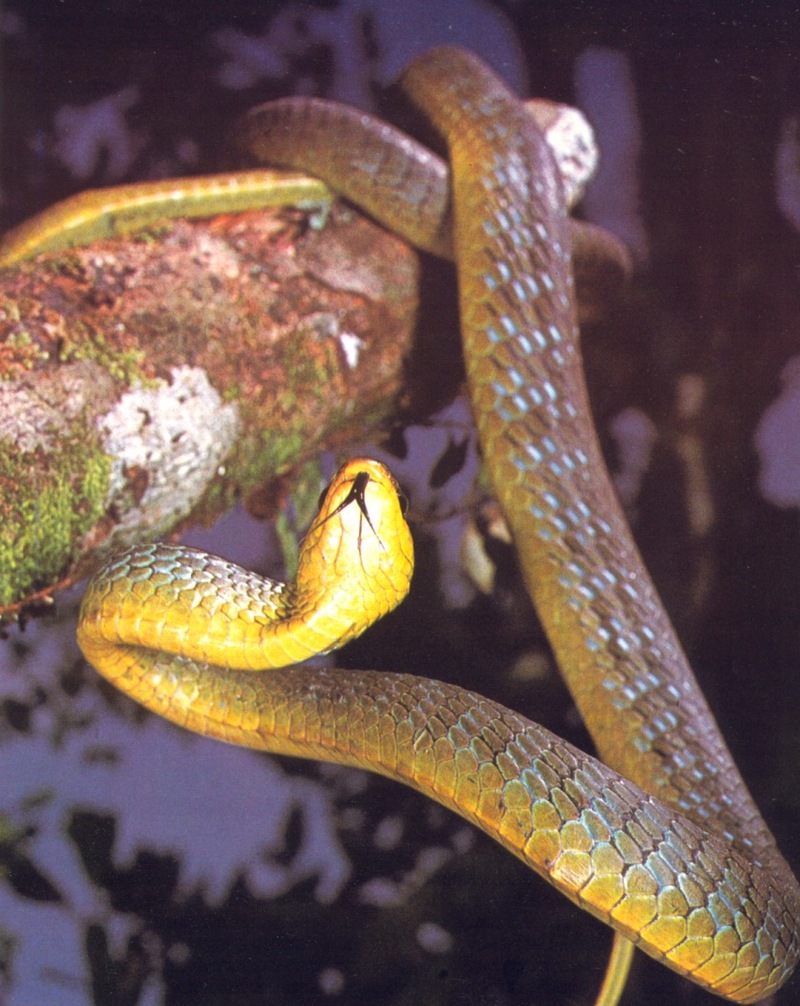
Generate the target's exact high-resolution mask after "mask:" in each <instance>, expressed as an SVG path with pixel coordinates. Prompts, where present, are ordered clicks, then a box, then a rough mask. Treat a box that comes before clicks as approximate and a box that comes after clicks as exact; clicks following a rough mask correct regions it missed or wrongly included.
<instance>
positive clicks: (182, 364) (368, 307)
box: [0, 204, 418, 616]
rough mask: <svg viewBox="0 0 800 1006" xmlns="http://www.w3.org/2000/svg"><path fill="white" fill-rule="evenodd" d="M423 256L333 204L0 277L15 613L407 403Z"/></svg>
mask: <svg viewBox="0 0 800 1006" xmlns="http://www.w3.org/2000/svg"><path fill="white" fill-rule="evenodd" d="M417 289H418V263H417V258H416V255H415V254H414V253H413V252H412V251H411V250H410V249H409V248H408V246H407V245H405V244H403V243H402V242H401V241H399V240H398V239H396V238H394V237H392V236H391V235H389V234H388V233H387V232H386V231H384V230H382V229H381V228H379V227H377V226H375V225H373V224H371V223H370V222H368V221H366V220H365V219H364V218H363V217H361V216H360V215H358V214H357V213H355V212H354V211H352V210H350V209H347V208H344V207H343V206H341V205H339V204H334V205H333V207H332V209H331V211H330V213H329V214H328V216H327V219H326V220H325V222H324V226H323V227H322V229H321V230H319V229H315V221H314V219H313V217H312V216H311V214H310V213H307V212H302V211H300V210H296V209H281V210H265V211H262V212H258V213H248V214H243V215H241V216H233V217H216V218H213V219H211V220H209V221H202V222H197V221H195V222H189V221H179V222H176V223H171V224H169V225H168V226H166V227H162V228H159V230H158V232H157V233H154V232H150V233H149V234H145V235H144V236H142V235H139V236H138V238H132V239H129V240H124V241H116V242H110V241H109V242H101V243H97V244H95V245H92V246H90V247H88V248H83V249H79V250H76V251H72V252H69V253H58V254H52V255H45V256H41V257H40V258H38V259H37V260H35V261H33V262H31V263H24V264H23V265H21V266H19V267H15V268H13V269H8V270H5V271H4V272H3V273H2V274H0V616H2V615H3V614H5V615H9V614H12V615H13V614H15V613H17V612H18V611H19V610H20V609H21V608H22V606H23V605H24V604H25V602H26V600H28V601H29V600H30V599H31V598H36V597H44V598H46V597H48V596H49V594H50V593H51V591H52V590H53V589H54V587H55V586H56V585H58V586H61V585H65V584H69V583H72V582H74V581H75V580H76V579H78V578H80V577H81V576H82V575H84V574H86V573H87V572H88V571H90V570H91V569H92V568H93V567H94V566H95V565H97V563H98V562H99V561H101V560H102V558H103V557H104V556H105V555H106V554H107V553H108V552H109V551H110V550H111V549H114V548H119V547H121V546H124V545H126V544H128V543H130V542H132V541H134V540H140V539H143V538H155V537H160V536H163V535H165V534H168V533H170V532H171V531H173V530H175V529H176V528H178V527H180V526H184V525H186V524H188V523H190V522H193V521H198V520H202V521H210V520H212V519H213V518H214V517H216V516H217V515H218V514H220V513H221V512H222V511H223V510H225V509H226V508H227V507H228V506H229V505H230V503H231V502H232V500H233V499H234V498H235V497H237V496H240V495H243V496H245V497H247V496H248V494H252V493H254V492H255V491H256V490H261V489H262V488H263V486H264V485H265V484H269V483H274V482H275V480H276V479H278V478H280V477H281V476H282V475H285V473H286V472H287V471H289V470H290V469H291V468H292V467H294V466H295V465H297V464H298V463H300V462H301V461H303V460H305V459H306V458H307V457H309V456H312V455H314V454H316V453H318V452H319V450H320V449H322V448H324V447H330V446H333V445H335V444H336V443H339V442H341V441H343V440H344V439H346V438H348V437H353V436H356V435H357V436H363V435H365V434H366V433H367V432H368V431H369V430H370V429H372V428H374V427H375V426H376V425H377V424H378V423H380V422H381V421H382V420H385V419H386V418H387V417H388V416H389V415H390V414H391V413H392V411H393V410H394V409H395V408H396V407H397V404H398V398H399V395H400V392H401V390H402V388H403V377H404V361H405V359H406V357H407V356H408V354H409V351H410V347H411V343H412V338H413V332H414V325H415V318H416V311H417Z"/></svg>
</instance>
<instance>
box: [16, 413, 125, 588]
mask: <svg viewBox="0 0 800 1006" xmlns="http://www.w3.org/2000/svg"><path fill="white" fill-rule="evenodd" d="M48 462H49V464H48ZM0 471H2V472H3V477H2V480H1V481H0V501H1V502H0V606H2V605H6V604H11V603H13V602H14V601H17V600H19V599H20V598H21V597H25V596H27V595H28V594H30V593H32V592H33V591H36V590H38V589H41V588H42V587H45V586H47V585H48V584H50V583H53V582H55V581H56V580H57V579H58V578H59V576H61V575H62V574H63V573H64V571H65V569H66V568H67V567H68V566H69V564H70V562H71V561H72V559H73V558H74V554H75V550H76V547H77V545H78V543H79V542H80V540H81V538H82V537H83V535H84V534H86V533H87V532H88V531H89V530H91V528H92V527H94V525H95V524H96V523H97V521H98V520H99V519H100V517H101V516H102V515H103V512H104V509H105V499H106V494H107V491H108V483H109V476H110V471H111V461H110V459H109V458H108V456H107V455H105V454H104V453H103V452H101V451H100V450H98V449H97V447H95V446H94V445H93V438H92V437H91V436H90V435H89V433H88V431H86V430H83V429H76V430H74V431H73V432H72V433H71V434H67V435H66V436H65V437H64V438H63V440H62V441H61V444H60V451H59V452H58V453H57V454H56V453H54V454H52V455H50V456H49V457H48V459H47V461H46V462H42V461H41V459H38V458H37V459H32V458H31V456H30V455H29V454H24V453H20V452H19V451H15V450H12V449H11V448H10V446H7V445H3V444H0Z"/></svg>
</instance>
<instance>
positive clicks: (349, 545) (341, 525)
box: [297, 458, 414, 638]
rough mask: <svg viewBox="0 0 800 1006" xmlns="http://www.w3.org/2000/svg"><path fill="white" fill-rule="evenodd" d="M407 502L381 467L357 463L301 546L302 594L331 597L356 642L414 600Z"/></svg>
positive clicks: (326, 498) (326, 499) (338, 479)
mask: <svg viewBox="0 0 800 1006" xmlns="http://www.w3.org/2000/svg"><path fill="white" fill-rule="evenodd" d="M404 509H405V506H404V500H403V497H402V495H401V493H400V490H399V487H398V485H397V483H396V482H395V480H394V478H393V477H392V475H391V473H390V472H389V470H388V469H387V468H386V467H385V466H384V465H382V464H381V463H380V462H379V461H372V460H370V459H368V458H356V459H355V460H353V461H348V462H347V464H345V465H344V466H343V467H342V468H340V469H339V471H338V472H337V473H336V475H335V476H334V478H333V480H332V482H331V483H330V485H329V486H328V488H327V490H326V491H325V493H324V494H323V497H322V500H321V504H320V510H319V513H318V514H317V516H316V518H315V519H314V522H313V523H312V525H311V527H310V529H309V531H308V534H307V535H306V537H305V540H304V542H303V547H302V550H301V553H300V563H299V569H298V575H297V587H298V590H299V591H300V592H303V593H305V591H306V589H309V590H310V591H311V592H313V593H319V594H324V595H329V597H330V600H331V602H332V604H333V605H334V606H336V607H337V608H338V609H339V610H340V612H341V614H342V616H343V618H345V619H346V620H348V621H351V622H352V624H353V633H352V635H351V636H350V638H353V637H354V636H355V635H357V634H358V633H360V632H363V631H364V629H365V628H366V627H367V626H368V625H371V624H372V623H373V622H375V621H377V620H378V619H379V618H381V617H382V616H383V615H385V614H387V612H389V611H391V610H392V609H393V608H395V607H396V606H397V605H398V604H399V603H400V602H401V601H402V600H403V598H404V597H405V596H406V594H407V593H408V589H409V586H410V584H411V574H412V572H413V569H414V545H413V541H412V538H411V532H410V530H409V527H408V524H407V522H406V519H405V515H404Z"/></svg>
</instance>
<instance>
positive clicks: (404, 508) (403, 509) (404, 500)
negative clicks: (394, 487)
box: [397, 492, 408, 517]
mask: <svg viewBox="0 0 800 1006" xmlns="http://www.w3.org/2000/svg"><path fill="white" fill-rule="evenodd" d="M397 502H398V503H399V504H400V513H401V514H402V515H403V516H404V517H405V515H406V514H407V513H408V496H405V495H403V493H401V492H398V493H397Z"/></svg>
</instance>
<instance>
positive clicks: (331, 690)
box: [12, 46, 800, 1003]
mask: <svg viewBox="0 0 800 1006" xmlns="http://www.w3.org/2000/svg"><path fill="white" fill-rule="evenodd" d="M401 85H402V87H403V89H404V90H405V92H406V94H407V95H408V97H409V98H410V99H411V101H412V102H413V103H414V104H415V105H416V106H417V107H418V108H419V110H420V111H421V112H422V113H423V115H425V116H426V117H427V118H428V120H429V122H430V124H431V126H432V127H433V129H434V130H435V131H436V132H437V133H438V134H439V135H440V136H441V137H442V139H443V142H444V144H445V145H446V147H447V162H445V161H443V160H441V159H440V158H438V157H437V156H436V155H434V154H433V153H431V152H430V151H428V150H427V149H426V148H424V147H422V146H421V145H419V144H417V143H416V141H414V140H412V139H410V138H409V137H407V136H405V135H404V134H402V133H400V132H399V131H397V130H396V129H394V127H392V126H389V125H388V124H386V123H383V122H380V121H379V120H376V119H373V118H371V117H369V116H366V115H364V114H363V113H361V112H356V111H354V110H352V109H347V108H344V107H342V106H336V105H333V104H331V103H324V102H319V101H316V100H314V99H284V100H281V101H278V102H273V103H270V104H267V105H263V106H260V107H259V108H257V109H254V110H253V111H252V112H251V113H250V114H249V115H247V116H246V117H245V119H244V121H243V122H242V123H240V125H239V127H238V131H237V135H238V141H237V142H238V145H239V146H240V149H241V150H243V151H244V152H245V154H246V155H247V156H248V157H250V158H252V160H253V161H256V162H265V163H271V164H275V165H278V166H282V167H288V168H294V169H297V170H303V171H307V172H309V173H311V174H313V175H315V176H317V177H319V178H321V179H322V180H323V181H324V182H325V183H326V184H327V185H329V186H330V187H331V188H332V189H333V190H335V191H336V192H339V193H341V194H342V195H344V196H345V197H347V198H348V199H350V200H352V201H353V202H355V203H356V204H357V205H360V206H362V207H364V208H365V209H366V210H367V211H368V212H369V213H371V214H372V215H373V216H374V217H375V218H376V219H377V220H378V221H379V222H381V223H384V224H385V225H386V226H388V227H390V228H391V229H393V230H395V231H396V232H397V233H398V234H400V235H401V236H402V237H404V238H405V239H406V240H408V241H410V242H412V243H414V244H416V245H417V246H418V247H420V248H422V249H425V250H428V251H432V252H434V253H435V254H439V255H446V256H451V257H452V258H453V259H454V261H455V263H456V269H457V276H458V286H459V310H460V318H461V330H462V339H463V346H464V358H465V361H466V371H467V384H468V388H469V392H470V397H471V400H472V406H473V412H474V416H475V422H476V425H477V429H478V436H479V442H480V445H481V451H482V455H483V459H484V463H485V465H486V468H487V470H488V472H489V475H490V477H491V482H492V486H493V489H494V492H495V493H496V495H497V497H498V499H499V501H500V504H501V506H502V508H503V510H504V513H505V516H506V519H507V521H508V524H509V526H510V529H511V533H512V536H513V540H514V542H515V545H516V549H517V552H518V555H519V561H520V566H521V569H522V572H523V576H524V579H525V582H526V585H527V588H528V591H529V592H530V595H531V598H532V599H533V602H534V604H535V607H536V610H537V613H538V615H539V618H540V620H541V622H542V624H543V626H544V628H545V631H546V633H547V636H548V639H549V641H550V644H551V646H552V649H553V653H554V655H555V657H556V660H557V662H558V665H559V668H560V670H561V672H562V674H563V676H564V678H565V680H566V682H567V684H568V686H569V688H570V691H571V693H572V696H573V698H574V701H575V702H576V704H577V706H578V708H579V710H580V713H581V715H582V716H583V718H584V721H585V722H586V724H587V726H588V728H589V731H590V733H591V735H592V738H593V741H594V743H595V745H596V748H597V753H598V757H597V758H595V757H592V756H590V755H588V754H586V753H584V752H582V751H580V750H579V749H578V748H576V747H574V746H572V745H570V744H569V743H567V742H566V741H563V740H561V739H560V738H558V737H557V736H556V735H555V734H553V733H551V732H550V731H548V730H547V729H545V728H544V727H542V726H539V725H537V724H536V723H534V722H532V721H531V720H529V719H527V718H526V717H524V716H522V715H520V714H518V713H516V712H514V711H513V710H510V709H507V708H505V707H503V706H502V705H499V704H498V703H496V702H494V701H492V700H491V699H489V698H485V697H483V696H481V695H479V694H476V693H474V692H472V691H468V690H465V689H463V688H461V687H458V686H456V685H452V684H445V683H441V682H437V681H434V680H431V679H428V678H420V677H416V676H413V675H409V674H389V673H383V672H367V671H345V670H340V669H334V668H330V667H327V666H323V667H320V666H314V665H313V662H312V664H308V663H304V664H303V665H302V666H296V665H297V663H298V662H301V661H305V660H306V659H307V658H308V657H310V656H312V655H313V654H315V653H327V652H329V651H330V650H332V649H334V648H336V647H337V646H339V645H341V644H343V643H344V642H346V641H347V640H348V639H350V638H353V637H354V636H355V635H357V634H358V633H359V632H361V631H363V630H364V629H365V628H366V626H367V624H368V623H369V622H371V621H372V620H373V619H374V618H378V617H382V616H383V615H384V614H386V613H387V612H388V611H389V610H390V609H391V608H392V607H394V606H395V605H396V604H397V603H399V601H400V600H401V599H402V597H403V596H404V595H405V593H406V592H407V590H408V580H409V578H410V576H411V569H412V566H413V545H412V543H411V536H410V533H409V531H408V527H407V523H406V519H405V516H404V514H403V507H402V505H401V499H400V496H399V493H398V489H397V486H396V484H395V483H394V481H393V479H392V477H391V475H390V474H389V472H388V471H387V470H386V469H385V468H383V466H382V465H379V464H378V463H377V462H374V461H370V460H367V459H355V460H354V461H351V462H349V463H348V464H346V465H345V466H344V467H343V469H342V470H341V471H340V472H339V473H338V474H337V476H336V477H335V478H334V480H333V482H332V483H331V485H330V487H329V488H328V490H327V491H326V493H325V495H324V498H323V500H322V503H321V508H320V511H319V513H318V516H317V517H316V519H315V521H314V522H313V523H312V526H311V529H310V531H309V533H308V535H307V537H306V539H305V541H304V543H303V546H302V551H301V556H300V564H299V570H298V575H297V578H296V579H295V580H294V581H293V582H292V583H291V584H289V585H285V584H278V583H274V582H272V581H267V580H264V579H262V578H260V577H256V576H255V575H254V574H252V573H249V572H247V571H245V570H243V569H241V568H240V567H237V566H234V565H232V564H229V563H226V562H224V561H223V560H221V559H216V558H213V557H209V556H206V555H204V554H203V553H198V552H195V551H193V550H190V549H186V548H183V547H181V546H174V545H161V544H141V545H136V546H134V547H133V548H132V549H130V550H128V551H126V552H124V553H122V554H121V555H119V556H117V557H115V558H113V559H112V560H110V562H109V563H108V564H107V565H105V566H104V567H103V568H101V569H100V570H99V571H98V572H97V573H96V574H95V575H94V577H93V578H92V580H91V581H90V583H89V585H88V587H87V590H86V593H85V595H84V598H83V601H82V605H81V611H80V615H79V623H78V629H77V633H78V641H79V644H80V646H81V648H82V650H83V652H84V654H85V656H86V657H87V659H88V660H89V661H90V663H92V664H93V665H94V666H95V667H96V668H97V669H98V670H99V671H100V672H101V673H102V674H103V675H105V676H106V677H107V678H109V679H110V680H111V681H112V682H113V683H114V684H116V685H117V686H118V687H119V688H121V689H122V690H124V691H125V692H127V693H128V694H129V695H131V696H133V697H134V698H135V699H137V700H138V701H139V702H141V703H142V704H144V705H145V706H146V707H148V708H149V709H151V710H154V711H155V712H157V713H159V714H160V715H162V716H164V717H166V718H168V719H170V720H172V721H174V722H176V723H178V724H180V725H182V726H184V727H186V728H188V729H190V730H193V731H196V732H199V733H202V734H205V735H208V736H211V737H216V738H219V739H221V740H224V741H227V742H230V743H233V744H238V745H242V746H246V747H249V748H255V749H259V750H264V751H270V752H275V753H279V754H289V755H295V756H300V757H304V758H314V759H321V760H325V761H331V762H337V763H341V764H345V765H354V766H358V767H362V768H367V769H369V770H371V771H373V772H377V773H380V774H382V775H385V776H388V777H389V778H392V779H395V780H398V781H400V782H403V783H405V784H407V785H409V786H411V787H413V788H415V789H417V790H419V791H420V792H422V793H424V794H425V795H427V796H428V797H430V798H432V799H434V800H437V801H439V802H440V803H442V804H443V805H445V806H446V807H449V808H451V809H453V810H455V811H456V812H457V813H459V814H461V815H462V816H463V817H464V818H466V819H467V820H468V821H470V822H472V823H474V824H475V825H477V826H478V827H479V828H481V829H483V831H485V832H486V833H487V834H489V835H490V836H491V837H492V838H494V839H495V840H496V841H498V842H499V843H500V844H501V845H502V846H504V847H505V848H506V849H508V850H509V851H510V852H511V853H513V854H514V855H516V856H517V857H519V858H520V859H521V860H522V861H523V862H524V863H526V864H527V865H528V866H529V867H530V868H531V869H533V870H534V871H535V872H536V873H538V874H540V875H541V876H543V877H544V878H545V879H547V880H548V881H549V882H550V883H551V884H553V885H554V886H555V887H556V888H557V889H558V890H560V891H561V892H563V893H564V894H565V895H566V896H567V897H568V898H570V899H571V900H572V901H573V902H574V903H575V904H577V905H578V906H580V907H581V908H583V909H585V910H587V911H589V912H590V913H591V914H593V915H594V916H596V917H597V918H599V919H601V920H602V921H604V922H606V923H608V924H609V925H611V926H612V927H613V928H614V929H615V930H616V931H617V933H618V934H621V936H622V937H624V938H625V939H627V940H629V941H631V943H632V944H634V945H635V946H636V947H639V948H641V949H642V950H643V951H645V952H646V953H648V954H650V955H651V956H652V957H654V958H656V959H657V960H659V961H661V962H662V963H664V964H665V965H666V966H667V967H669V968H671V969H673V970H674V971H676V972H678V973H679V974H681V975H684V976H685V977H686V978H688V979H690V980H691V981H694V982H696V983H697V984H699V985H701V986H703V987H704V988H706V989H708V990H710V991H711V992H714V993H716V994H717V995H719V996H722V997H724V998H726V999H728V1000H730V1001H733V1002H741V1003H752V1002H758V1001H760V1000H761V999H764V998H766V997H768V996H769V995H771V994H772V993H773V992H774V991H775V990H776V989H777V988H779V987H780V986H781V985H782V984H783V983H784V982H785V981H786V980H787V978H788V977H789V975H790V974H791V972H792V969H793V968H794V966H795V964H796V962H797V958H798V953H799V952H800V938H799V932H798V931H799V929H800V926H799V925H798V923H800V888H798V883H797V881H796V879H795V878H794V876H793V874H792V872H791V869H790V867H789V866H788V864H787V863H786V861H785V860H784V858H783V857H782V856H781V854H780V852H779V850H778V849H777V846H776V844H775V841H774V838H773V836H772V835H771V833H770V831H769V828H768V826H767V824H766V823H765V822H764V820H763V818H762V817H761V815H760V813H759V811H758V809H757V807H756V805H755V803H754V801H753V799H752V797H751V796H750V794H749V792H748V791H747V788H746V786H745V784H744V782H743V780H742V778H741V776H740V774H739V772H738V770H737V769H736V766H735V764H734V762H733V759H732V757H731V755H730V752H729V750H728V748H727V746H726V744H725V741H724V739H723V738H722V736H721V734H720V731H719V729H718V727H717V725H716V723H715V721H714V718H713V715H712V713H711V711H710V709H709V707H708V704H707V703H706V701H705V699H704V697H703V695H702V692H701V690H700V688H699V685H698V683H697V681H696V679H695V677H694V675H693V672H692V671H691V669H690V667H689V665H688V662H687V659H686V657H685V655H684V653H683V651H682V649H681V646H680V643H679V641H678V639H677V638H676V635H675V632H674V630H673V628H672V626H671V624H670V621H669V618H668V616H667V614H666V612H665V610H664V607H663V605H662V603H661V601H660V599H659V597H658V594H657V592H656V590H655V587H654V586H653V584H652V581H651V580H650V578H649V576H648V573H647V571H646V569H645V567H644V564H643V562H642V559H641V557H640V555H639V553H638V551H637V548H636V546H635V544H634V541H633V539H632V536H631V533H630V530H629V528H628V525H627V522H626V520H625V517H624V515H623V513H622V510H621V508H620V506H619V503H618V501H617V498H616V496H615V493H614V490H613V487H612V484H611V481H610V478H609V476H608V473H607V470H606V467H605V464H604V461H603V458H602V455H601V451H600V447H599V442H598V437H597V433H596V430H595V428H594V424H593V421H592V418H591V410H590V406H589V401H588V395H587V390H586V385H585V378H584V374H583V365H582V360H581V351H580V345H579V339H578V332H577V324H576V317H575V296H574V285H573V276H572V270H571V249H572V242H573V239H574V238H575V228H574V227H573V226H572V225H571V224H570V222H569V219H568V217H567V214H566V211H565V208H564V201H563V199H562V197H561V194H560V180H559V176H558V172H557V170H556V168H555V166H554V163H553V160H552V157H551V155H550V153H549V151H548V148H547V146H546V143H545V142H544V140H543V137H542V134H541V132H540V130H539V128H538V127H537V125H536V124H535V122H534V121H533V120H532V118H531V116H530V115H529V114H528V113H527V112H526V109H525V107H524V105H523V103H522V102H521V101H520V100H519V99H518V98H517V97H516V96H515V95H514V94H513V93H511V92H510V91H509V90H508V88H507V87H506V86H505V84H504V83H503V82H502V81H501V80H500V79H499V78H498V77H497V76H496V75H495V74H494V73H493V71H491V70H490V69H489V68H488V67H487V66H485V65H484V64H483V63H482V62H481V61H480V60H479V59H478V58H477V57H476V56H474V55H472V54H471V53H468V52H465V51H464V50H461V49H458V48H454V47H447V46H445V47H441V48H437V49H434V50H431V51H429V52H427V53H426V54H424V55H423V56H420V57H418V58H417V59H416V60H415V61H414V62H413V63H412V64H411V65H410V66H409V68H408V69H407V70H406V71H405V73H404V74H403V76H402V79H401ZM131 188H132V189H133V190H135V189H136V187H131ZM134 195H135V191H134ZM175 196H176V199H175V201H176V202H178V203H179V201H180V200H179V196H180V193H179V191H177V190H176V192H175ZM94 208H95V207H94V206H93V204H92V202H91V200H90V201H89V203H88V204H87V206H86V207H84V209H85V210H86V213H87V215H88V216H90V217H91V215H92V213H93V212H94ZM97 212H98V213H100V212H102V211H101V210H99V209H98V210H97ZM134 215H135V214H134ZM63 226H64V225H63V223H62V222H59V221H56V222H55V223H53V222H52V221H51V223H50V229H51V231H52V232H55V233H56V234H57V232H58V231H59V230H60V229H62V228H63ZM28 239H30V247H34V246H35V244H36V226H35V225H34V226H33V228H32V233H31V234H28V235H27V236H26V240H28ZM12 253H13V247H12ZM258 672H263V673H258Z"/></svg>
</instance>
